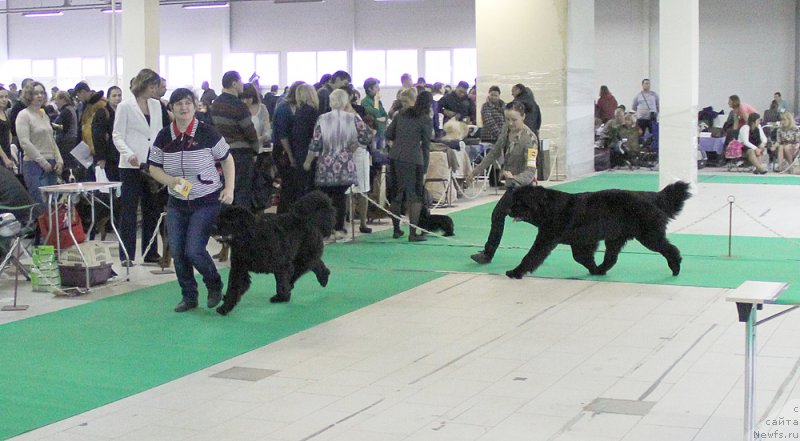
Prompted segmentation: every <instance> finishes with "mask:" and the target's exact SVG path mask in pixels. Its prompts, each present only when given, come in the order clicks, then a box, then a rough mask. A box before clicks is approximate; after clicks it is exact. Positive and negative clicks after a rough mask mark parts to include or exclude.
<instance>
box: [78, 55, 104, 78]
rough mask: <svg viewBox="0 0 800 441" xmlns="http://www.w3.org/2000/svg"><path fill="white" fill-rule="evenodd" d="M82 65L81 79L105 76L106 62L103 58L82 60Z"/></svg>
mask: <svg viewBox="0 0 800 441" xmlns="http://www.w3.org/2000/svg"><path fill="white" fill-rule="evenodd" d="M82 64H83V74H82V75H81V76H82V77H83V78H86V77H103V76H105V75H106V60H105V58H84V59H83V60H82Z"/></svg>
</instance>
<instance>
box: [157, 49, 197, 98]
mask: <svg viewBox="0 0 800 441" xmlns="http://www.w3.org/2000/svg"><path fill="white" fill-rule="evenodd" d="M192 58H193V57H192V56H191V55H170V56H169V57H167V74H166V75H163V74H162V76H164V78H166V79H167V86H169V88H170V89H172V90H174V89H177V88H179V87H191V86H192V83H193V82H194V68H193V67H194V66H193V63H192Z"/></svg>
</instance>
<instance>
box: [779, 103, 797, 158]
mask: <svg viewBox="0 0 800 441" xmlns="http://www.w3.org/2000/svg"><path fill="white" fill-rule="evenodd" d="M777 144H778V146H777V149H778V169H777V171H780V172H783V171H785V170H786V169H788V168H789V167H791V165H792V162H794V158H795V155H797V150H798V147H800V130H798V129H797V125H796V124H795V123H794V115H792V114H791V113H790V112H783V113H781V124H780V126H778V142H777ZM784 161H785V162H786V165H784Z"/></svg>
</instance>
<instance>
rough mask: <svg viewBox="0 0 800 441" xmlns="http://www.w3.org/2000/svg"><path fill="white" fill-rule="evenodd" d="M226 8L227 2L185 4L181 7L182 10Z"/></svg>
mask: <svg viewBox="0 0 800 441" xmlns="http://www.w3.org/2000/svg"><path fill="white" fill-rule="evenodd" d="M227 7H228V2H209V3H187V4H185V5H183V9H214V8H227Z"/></svg>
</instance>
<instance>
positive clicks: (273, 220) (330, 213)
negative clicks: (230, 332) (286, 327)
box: [214, 191, 334, 315]
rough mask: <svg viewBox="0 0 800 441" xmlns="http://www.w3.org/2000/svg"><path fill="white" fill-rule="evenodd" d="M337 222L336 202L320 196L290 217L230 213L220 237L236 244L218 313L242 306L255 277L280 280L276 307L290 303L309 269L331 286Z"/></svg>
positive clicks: (221, 221)
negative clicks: (329, 240) (329, 249)
mask: <svg viewBox="0 0 800 441" xmlns="http://www.w3.org/2000/svg"><path fill="white" fill-rule="evenodd" d="M333 217H334V209H333V205H332V204H331V200H330V198H328V196H326V195H325V194H324V193H322V192H319V191H314V192H311V193H309V194H307V195H305V196H303V197H302V198H300V199H298V200H297V202H295V203H294V204H293V205H292V207H291V210H290V211H289V212H288V213H282V214H264V215H261V216H256V215H254V214H252V213H251V212H250V211H249V210H247V209H245V208H242V207H236V206H232V207H227V208H225V209H224V210H223V211H222V212H221V213H220V215H219V218H218V220H217V224H216V227H215V232H214V237H215V238H216V239H217V240H219V241H220V242H223V243H228V244H229V245H230V249H231V272H230V275H229V276H228V289H227V292H226V294H225V296H224V297H223V299H222V300H223V303H222V305H221V306H220V307H218V308H217V312H218V313H220V314H222V315H226V314H228V313H229V312H230V311H231V310H233V308H235V307H236V304H237V303H239V300H240V299H241V297H242V295H244V293H245V292H246V291H247V289H248V288H249V287H250V273H251V272H254V273H260V274H270V273H272V274H274V275H275V282H276V284H277V291H278V292H277V294H275V295H274V296H272V298H270V299H269V300H270V302H272V303H280V302H288V301H289V299H290V297H291V295H292V288H293V287H294V283H295V281H297V279H299V278H300V276H302V275H303V274H305V273H306V272H307V271H309V270H310V271H312V272H313V273H314V274H315V275H316V276H317V281H318V282H319V284H320V285H322V286H325V285H327V284H328V276H329V275H330V270H329V269H328V268H327V267H326V266H325V263H324V262H323V261H322V251H323V248H324V243H323V239H324V238H325V237H327V236H330V235H331V233H332V232H333Z"/></svg>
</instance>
